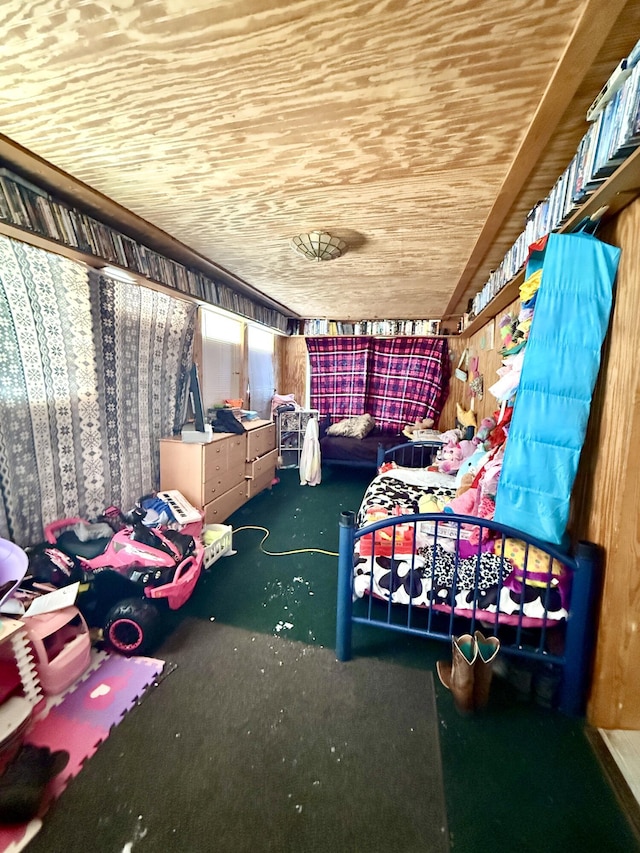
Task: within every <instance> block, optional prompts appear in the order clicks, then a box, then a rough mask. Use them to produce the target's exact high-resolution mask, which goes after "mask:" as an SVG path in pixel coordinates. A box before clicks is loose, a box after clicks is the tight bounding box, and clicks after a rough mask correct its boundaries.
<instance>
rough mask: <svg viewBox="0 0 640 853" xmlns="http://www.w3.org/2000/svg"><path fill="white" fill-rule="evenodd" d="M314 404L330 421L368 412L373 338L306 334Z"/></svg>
mask: <svg viewBox="0 0 640 853" xmlns="http://www.w3.org/2000/svg"><path fill="white" fill-rule="evenodd" d="M306 340H307V350H308V351H309V361H310V364H311V408H312V409H318V411H319V412H320V415H321V417H323V418H324V417H326V416H328V417H329V418H330V420H331V423H335V421H339V420H342V418H348V417H351V416H352V415H362V414H364V413H365V412H366V408H365V402H366V389H367V368H368V364H369V352H370V343H371V338H365V337H353V338H347V337H340V338H307V339H306Z"/></svg>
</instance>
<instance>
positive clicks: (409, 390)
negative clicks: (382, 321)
mask: <svg viewBox="0 0 640 853" xmlns="http://www.w3.org/2000/svg"><path fill="white" fill-rule="evenodd" d="M307 349H308V351H309V360H310V363H311V406H312V408H314V409H319V411H320V414H321V416H322V417H325V416H328V417H329V418H330V420H331V421H332V422H335V421H338V420H340V419H341V418H346V417H350V416H352V415H361V414H364V413H365V412H368V413H369V414H371V415H373V417H374V418H375V420H376V426H377V427H378V429H380V430H381V431H383V432H400V431H401V430H402V428H403V427H404V426H406V424H408V423H412V422H413V421H415V420H418V419H422V418H425V417H431V418H433V419H434V420H435V421H436V422H437V420H438V417H439V415H440V412H441V411H442V407H443V406H444V403H445V401H446V399H447V395H448V392H449V377H450V365H449V348H448V345H447V341H446V340H444V339H438V338H399V337H398V338H381V339H375V338H365V337H353V338H349V337H333V338H329V337H328V338H307Z"/></svg>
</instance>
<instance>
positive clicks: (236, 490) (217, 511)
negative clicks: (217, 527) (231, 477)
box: [204, 480, 247, 524]
mask: <svg viewBox="0 0 640 853" xmlns="http://www.w3.org/2000/svg"><path fill="white" fill-rule="evenodd" d="M246 482H247V481H246V480H243V482H242V483H240V485H238V486H234V487H233V488H232V489H229V490H228V491H226V492H225V493H224V494H222V495H220V497H219V498H215V499H214V500H212V501H211V502H210V503H208V504H206V506H205V508H204V523H205V524H215V523H216V522H221V521H225V520H226V519H227V518H229V516H230V515H231V514H232V513H234V512H235V511H236V510H237V509H240V507H241V506H242V504H243V503H245V501H246V500H247V485H246Z"/></svg>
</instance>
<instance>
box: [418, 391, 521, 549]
mask: <svg viewBox="0 0 640 853" xmlns="http://www.w3.org/2000/svg"><path fill="white" fill-rule="evenodd" d="M512 413H513V408H512V407H510V406H509V407H506V408H505V409H504V411H502V410H500V411H497V412H494V415H493V417H489V418H484V419H483V420H482V421H481V422H480V426H479V427H478V429H477V431H476V434H475V435H474V436H473V438H472V439H464V438H462V435H463V434H464V433H463V431H462V430H461V429H460V428H456V429H452V430H447V432H445V433H442V434H441V436H440V438H441V439H444V441H445V443H444V444H443V446H442V449H441V450H440V452H439V454H438V458H437V460H436V461H435V463H434V464H433V466H431V470H434V471H439V472H440V473H443V474H455V475H456V485H457V489H456V495H455V497H454V498H453V499H451V500H448V501H447V500H446V499H442V498H441V497H434V496H433V495H427V496H425V497H424V499H422V498H421V500H420V505H419V511H420V512H445V513H447V512H448V513H456V514H460V515H472V516H475V517H477V518H486V519H491V518H493V513H494V509H495V499H496V493H497V490H498V479H499V477H500V471H501V470H502V460H503V457H504V448H505V442H506V439H507V434H508V431H509V422H510V420H511V415H512ZM459 422H460V421H459ZM470 531H471V532H470V534H469V538H470V541H472V544H475V543H473V540H474V538H475V539H477V538H478V537H479V536H482V537H483V539H484V538H486V537H487V536H488V535H489V532H488V530H486V529H484V528H483V529H482V532H480V529H479V528H478V527H475V526H474V527H472V528H470Z"/></svg>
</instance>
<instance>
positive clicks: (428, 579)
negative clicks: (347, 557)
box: [354, 475, 567, 627]
mask: <svg viewBox="0 0 640 853" xmlns="http://www.w3.org/2000/svg"><path fill="white" fill-rule="evenodd" d="M425 494H427V495H435V496H436V497H447V496H449V495H451V496H453V495H452V491H451V489H448V488H446V487H444V486H441V485H427V486H417V485H413V484H411V483H405V482H403V481H402V480H399V479H396V478H394V477H392V476H389V475H386V476H383V477H376V478H375V479H374V481H373V482H372V483H371V484H370V486H369V487H368V489H367V492H366V494H365V497H364V498H363V501H362V504H361V506H360V510H359V512H358V514H357V519H356V523H357V525H358V526H359V527H361V526H363V524H364V523H365V519H366V516H367V511H368V510H371V509H372V508H374V507H375V508H376V509H380V508H384V509H386V510H387V511H388V512H389V514H390V515H391V514H392V513H393V511H394V509H395V508H396V507H400V508H401V509H402V511H403V514H406V515H411V514H415V513H417V512H418V501H419V500H420V498H421V497H422V496H423V495H425ZM441 541H442V542H443V544H440V542H441ZM417 543H418V547H417V549H416V553H415V554H400V553H398V552H397V550H394V552H393V557H390V556H387V555H384V554H381V553H379V550H380V549H379V550H378V551H377V552H376V553H375V556H361V555H360V553H359V550H360V548H359V545H360V542H356V551H357V553H356V555H355V557H354V573H355V579H354V593H355V595H356V596H358V597H362V596H364V595H369V594H371V595H373V596H375V597H376V598H381V599H384V600H388V599H389V596H391V601H392V603H394V604H405V605H406V604H409V603H411V604H412V606H414V607H416V606H417V607H433V608H434V609H437V610H442V611H445V612H450V611H451V610H452V609H453V610H454V612H455V613H456V614H458V615H461V616H471V615H472V614H473V613H475V616H476V618H477V619H479V620H480V621H482V620H483V616H484V617H485V618H486V620H487V621H492V620H495V618H496V612H498V613H499V615H498V621H500V622H501V623H504V624H511V625H516V624H519V623H521V624H522V626H523V627H539V626H540V625H541V624H542V623H543V622H545V621H557V620H562V619H565V618H566V617H567V610H566V608H565V603H566V600H567V595H566V585H563V583H562V581H561V582H560V583H556V582H555V581H554V582H553V584H552V586H550V587H549V588H547V587H546V586H541V585H529V584H524V585H523V584H522V583H521V580H520V579H518V578H517V577H516V575H517V572H514V571H513V567H512V565H511V563H510V562H509V560H508V559H506V558H504V559H503V558H502V557H501V556H499V555H497V554H495V553H493V543H491V542H490V543H485V544H484V545H483V546H482V547H481V549H480V551H481V552H480V553H473V554H472V556H467V557H466V558H462V557H461V555H460V554H457V553H456V552H455V540H453V541H452V540H449V541H446V540H441V539H439V540H438V541H437V542H436V543H435V544H434V542H433V539H431V538H429V537H425V536H417ZM363 550H364V549H363ZM472 550H473V549H472ZM521 614H522V615H521Z"/></svg>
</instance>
